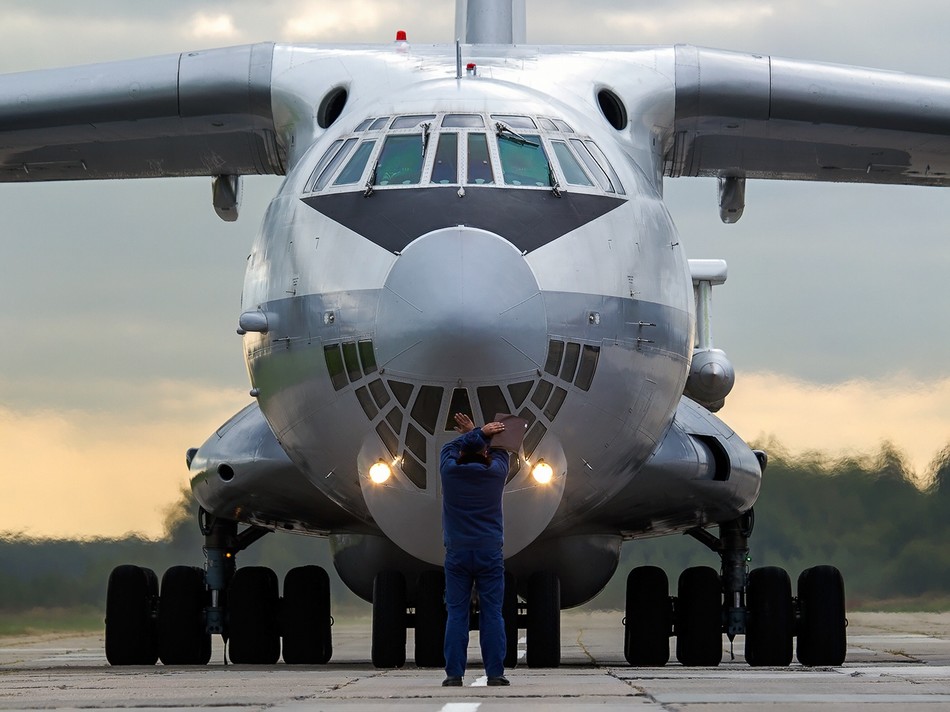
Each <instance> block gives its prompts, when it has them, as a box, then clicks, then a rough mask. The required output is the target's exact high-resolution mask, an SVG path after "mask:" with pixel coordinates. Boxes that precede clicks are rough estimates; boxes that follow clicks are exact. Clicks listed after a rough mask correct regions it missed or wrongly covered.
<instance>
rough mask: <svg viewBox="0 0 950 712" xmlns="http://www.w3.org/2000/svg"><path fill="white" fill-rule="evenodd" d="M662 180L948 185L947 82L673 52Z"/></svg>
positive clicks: (746, 56)
mask: <svg viewBox="0 0 950 712" xmlns="http://www.w3.org/2000/svg"><path fill="white" fill-rule="evenodd" d="M675 53H676V70H675V71H676V75H675V76H676V79H675V81H676V111H675V120H674V137H673V144H672V146H671V148H670V149H669V150H668V151H667V154H666V165H665V171H666V175H668V176H671V177H677V176H720V177H722V176H736V177H746V178H776V179H786V180H820V181H833V182H852V183H892V184H908V185H937V186H945V185H950V81H947V80H944V79H933V78H929V77H921V76H913V75H907V74H901V73H898V72H887V71H880V70H873V69H862V68H857V67H846V66H838V65H831V64H819V63H814V62H800V61H794V60H788V59H780V58H777V57H768V56H762V55H752V54H742V53H734V52H723V51H718V50H710V49H701V48H697V47H692V46H677V47H676V48H675Z"/></svg>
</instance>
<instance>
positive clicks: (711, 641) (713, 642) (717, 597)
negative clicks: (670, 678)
mask: <svg viewBox="0 0 950 712" xmlns="http://www.w3.org/2000/svg"><path fill="white" fill-rule="evenodd" d="M675 623H676V659H677V660H679V661H680V663H682V664H683V665H687V666H703V667H715V666H716V665H718V664H719V663H720V662H722V588H721V583H720V580H719V574H718V573H717V572H716V571H715V570H714V569H711V568H709V567H708V566H694V567H692V568H688V569H686V570H685V571H684V572H683V573H682V574H680V578H679V585H678V587H677V600H676V616H675Z"/></svg>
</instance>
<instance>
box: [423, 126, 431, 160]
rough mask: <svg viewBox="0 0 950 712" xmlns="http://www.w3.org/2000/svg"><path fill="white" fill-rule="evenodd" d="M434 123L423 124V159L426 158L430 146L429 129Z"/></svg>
mask: <svg viewBox="0 0 950 712" xmlns="http://www.w3.org/2000/svg"><path fill="white" fill-rule="evenodd" d="M431 127H432V124H430V123H428V122H426V123H424V124H422V160H423V161H424V160H425V159H426V149H427V148H428V147H429V129H430V128H431Z"/></svg>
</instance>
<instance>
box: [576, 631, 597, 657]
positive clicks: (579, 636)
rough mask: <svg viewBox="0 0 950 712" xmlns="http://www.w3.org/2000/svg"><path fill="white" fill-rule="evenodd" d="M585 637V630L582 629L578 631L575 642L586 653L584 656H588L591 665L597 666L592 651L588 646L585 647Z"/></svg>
mask: <svg viewBox="0 0 950 712" xmlns="http://www.w3.org/2000/svg"><path fill="white" fill-rule="evenodd" d="M583 637H584V629H583V628H580V629H579V630H578V631H577V638H576V640H575V642H576V643H577V645H578V646H579V647H580V649H581V650H583V651H584V655H586V656H587V659H588V660H589V661H590V663H591V665H596V664H597V660H596V659H595V658H594V656H593V655H591V654H590V651H589V650H588V649H587V646H586V645H584V641H583Z"/></svg>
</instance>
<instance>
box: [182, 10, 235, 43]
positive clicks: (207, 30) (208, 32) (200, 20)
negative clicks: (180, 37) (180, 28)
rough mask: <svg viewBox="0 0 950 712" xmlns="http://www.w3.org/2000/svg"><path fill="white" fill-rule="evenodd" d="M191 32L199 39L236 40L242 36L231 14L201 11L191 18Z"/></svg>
mask: <svg viewBox="0 0 950 712" xmlns="http://www.w3.org/2000/svg"><path fill="white" fill-rule="evenodd" d="M189 25H190V29H189V34H190V35H191V36H192V37H195V38H198V39H212V40H227V41H236V40H238V39H239V38H240V34H241V33H239V32H238V31H237V28H235V26H234V20H233V19H232V17H231V16H230V15H225V14H223V13H222V14H220V15H209V14H206V13H203V12H199V13H198V14H197V15H195V16H194V17H192V18H191V21H190V23H189Z"/></svg>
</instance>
